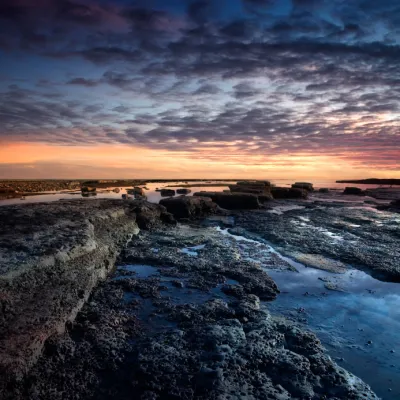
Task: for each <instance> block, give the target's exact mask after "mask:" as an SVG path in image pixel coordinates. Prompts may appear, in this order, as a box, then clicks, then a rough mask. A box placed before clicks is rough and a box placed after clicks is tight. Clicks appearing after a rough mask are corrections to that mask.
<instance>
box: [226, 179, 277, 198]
mask: <svg viewBox="0 0 400 400" xmlns="http://www.w3.org/2000/svg"><path fill="white" fill-rule="evenodd" d="M270 188H271V183H270V182H268V181H239V182H237V183H236V185H230V186H229V189H230V191H231V192H232V193H252V194H259V195H263V194H270V193H271V192H270Z"/></svg>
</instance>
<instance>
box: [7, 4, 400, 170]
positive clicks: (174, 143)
mask: <svg viewBox="0 0 400 400" xmlns="http://www.w3.org/2000/svg"><path fill="white" fill-rule="evenodd" d="M157 5H158V6H157ZM228 6H229V7H228ZM0 19H1V21H0V22H1V23H0V46H1V48H2V49H3V53H4V56H5V60H6V62H5V63H4V65H5V66H6V67H7V76H9V75H10V72H9V71H11V76H12V78H11V79H9V78H7V81H10V82H11V81H12V82H14V81H13V80H15V82H14V85H11V86H10V85H8V86H5V85H4V84H3V85H2V86H0V138H3V139H5V138H8V139H11V140H25V141H32V142H40V141H47V142H49V143H58V144H67V145H75V144H77V143H85V144H94V143H106V144H112V143H121V144H127V145H132V144H135V145H138V146H142V147H146V148H152V149H164V150H169V151H182V152H188V153H190V154H194V156H199V153H202V154H204V152H206V153H207V154H209V157H213V154H214V150H215V149H218V151H217V153H218V154H219V156H220V157H221V154H223V155H224V157H227V158H228V157H234V156H237V157H241V158H242V160H245V159H246V157H247V156H248V155H252V156H254V155H257V154H259V155H260V156H261V155H264V154H272V155H279V154H288V153H290V154H296V153H299V152H302V153H305V152H307V153H310V154H313V153H324V154H332V155H333V154H338V155H340V157H343V158H346V157H348V158H349V159H351V158H352V157H358V159H359V160H360V163H362V162H363V160H364V161H365V162H366V163H370V164H374V165H386V166H387V167H388V168H393V165H398V163H396V161H395V157H396V156H399V157H398V158H399V159H400V155H399V154H398V151H397V153H396V150H394V148H396V142H397V141H398V140H399V131H398V126H399V124H400V105H399V102H400V100H399V99H400V32H399V28H398V27H399V26H400V7H399V5H398V3H397V2H395V1H392V0H382V1H381V2H380V3H379V4H377V3H376V2H372V1H369V0H355V1H354V2H351V3H349V2H343V1H341V0H333V1H331V2H327V1H316V0H314V1H312V0H294V1H293V2H291V3H288V6H287V7H286V8H285V7H284V6H283V5H282V2H277V1H272V0H232V1H225V0H221V1H220V2H218V4H217V3H216V2H211V1H206V0H200V1H186V0H181V1H179V0H176V1H174V2H172V1H165V2H163V3H162V4H161V2H160V3H157V2H149V3H148V4H147V3H146V2H143V1H135V2H132V3H130V4H129V5H127V4H126V3H125V2H111V1H107V0H104V1H101V2H100V1H95V0H87V1H83V0H82V1H78V0H75V1H56V0H40V1H37V2H32V1H28V0H18V1H11V0H4V1H3V2H2V4H1V6H0ZM21 53H22V54H23V56H24V57H25V59H26V60H27V62H28V63H29V64H32V71H33V72H34V76H35V77H34V78H33V75H32V74H30V75H26V77H25V80H24V81H23V82H20V81H18V79H21V78H20V76H19V75H20V74H21V73H20V72H15V74H14V73H13V72H12V68H10V65H15V64H16V62H17V61H18V62H20V60H18V57H21V56H20V54H21ZM17 54H19V55H17ZM16 60H17V61H16ZM35 63H38V64H35ZM39 63H40V65H39ZM6 67H3V69H2V67H1V66H0V77H1V73H3V74H5V73H6V72H5V71H4V69H5V68H6ZM37 71H44V72H43V73H42V74H40V73H39V72H37ZM47 75H49V76H51V83H49V82H50V81H46V80H47V79H48V76H47ZM45 81H46V82H47V83H46V84H44V83H43V82H45ZM1 82H3V81H1V80H0V83H1ZM16 82H18V84H17V83H16ZM40 82H41V83H40ZM397 147H398V146H397ZM199 157H200V156H199Z"/></svg>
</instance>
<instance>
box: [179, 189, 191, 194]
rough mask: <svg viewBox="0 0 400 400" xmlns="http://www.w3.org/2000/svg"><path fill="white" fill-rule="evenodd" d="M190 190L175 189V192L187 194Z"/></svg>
mask: <svg viewBox="0 0 400 400" xmlns="http://www.w3.org/2000/svg"><path fill="white" fill-rule="evenodd" d="M191 192H192V191H191V190H190V189H178V190H177V191H176V193H178V194H189V193H191Z"/></svg>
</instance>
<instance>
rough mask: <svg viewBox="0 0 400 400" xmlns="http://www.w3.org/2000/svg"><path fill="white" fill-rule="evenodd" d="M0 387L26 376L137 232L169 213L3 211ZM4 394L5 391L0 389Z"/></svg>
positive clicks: (69, 208) (48, 206) (131, 208)
mask: <svg viewBox="0 0 400 400" xmlns="http://www.w3.org/2000/svg"><path fill="white" fill-rule="evenodd" d="M0 220H1V224H0V381H2V383H3V384H4V383H6V378H7V380H13V379H18V378H21V377H22V376H23V375H24V374H25V373H26V372H27V371H28V370H29V369H30V367H31V366H32V365H33V364H34V363H35V362H36V360H37V358H38V357H39V355H40V354H41V351H42V348H43V345H44V342H45V341H46V339H47V338H49V336H51V335H53V334H55V333H60V332H62V331H63V330H64V329H65V324H66V323H67V322H68V321H71V320H73V319H74V318H75V316H76V314H77V313H78V311H79V310H80V309H81V307H82V306H83V304H84V303H85V301H86V300H87V298H88V297H89V295H90V293H91V291H92V289H93V288H94V287H95V286H96V285H97V283H98V281H99V280H102V279H104V278H106V276H107V275H108V273H109V272H110V271H111V270H112V269H113V267H114V263H115V260H116V257H117V256H118V254H119V252H120V250H121V248H122V247H123V246H124V245H125V244H126V242H127V241H128V240H129V239H130V238H131V237H132V235H134V234H137V233H138V231H139V227H138V225H139V226H141V227H149V226H152V225H153V224H157V223H160V221H161V220H164V221H169V222H172V221H173V218H172V216H170V215H169V214H168V213H167V212H166V210H165V208H164V207H162V206H159V205H154V204H150V203H147V202H138V201H128V202H126V201H125V202H124V201H122V200H90V201H87V200H70V201H60V202H53V203H37V204H25V205H18V206H7V207H1V208H0ZM0 389H1V385H0Z"/></svg>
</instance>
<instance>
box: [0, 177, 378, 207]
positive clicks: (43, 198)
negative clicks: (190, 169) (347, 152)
mask: <svg viewBox="0 0 400 400" xmlns="http://www.w3.org/2000/svg"><path fill="white" fill-rule="evenodd" d="M271 182H272V183H273V184H275V185H276V186H283V187H290V186H291V185H292V183H294V182H296V180H295V179H275V180H274V179H273V180H271ZM203 183H204V182H203ZM210 183H213V181H210ZM215 183H216V182H215ZM218 183H220V182H218ZM226 183H227V185H226V186H211V187H201V186H197V187H191V188H189V189H190V190H191V191H192V192H191V193H190V194H189V196H192V195H193V193H195V192H200V191H202V190H204V191H216V192H217V191H223V190H228V189H229V187H228V184H232V183H235V181H226ZM312 183H313V184H314V187H315V188H317V189H318V188H322V187H326V188H331V189H344V188H345V187H346V186H357V187H360V188H362V189H368V188H370V189H372V188H375V187H378V186H377V185H352V184H347V183H336V182H335V181H332V180H318V181H313V182H312ZM181 184H182V185H184V182H183V181H176V182H168V183H149V184H147V185H146V188H148V189H149V190H145V193H146V196H147V199H148V201H150V202H151V203H158V202H159V201H160V199H161V198H162V197H161V194H160V193H159V192H157V191H156V189H157V188H159V189H162V188H167V187H168V186H169V185H181ZM113 189H115V186H111V187H109V188H107V189H98V191H97V195H96V196H92V197H82V195H81V192H80V191H76V192H74V193H60V192H54V193H50V194H49V193H47V194H43V195H37V196H27V197H26V199H25V200H20V199H19V198H15V199H8V200H0V206H2V205H9V204H23V203H41V202H48V201H57V200H61V199H85V200H92V199H121V197H122V194H126V189H127V188H120V192H119V193H114V192H112V190H113ZM170 189H174V190H176V189H179V187H172V188H170Z"/></svg>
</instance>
